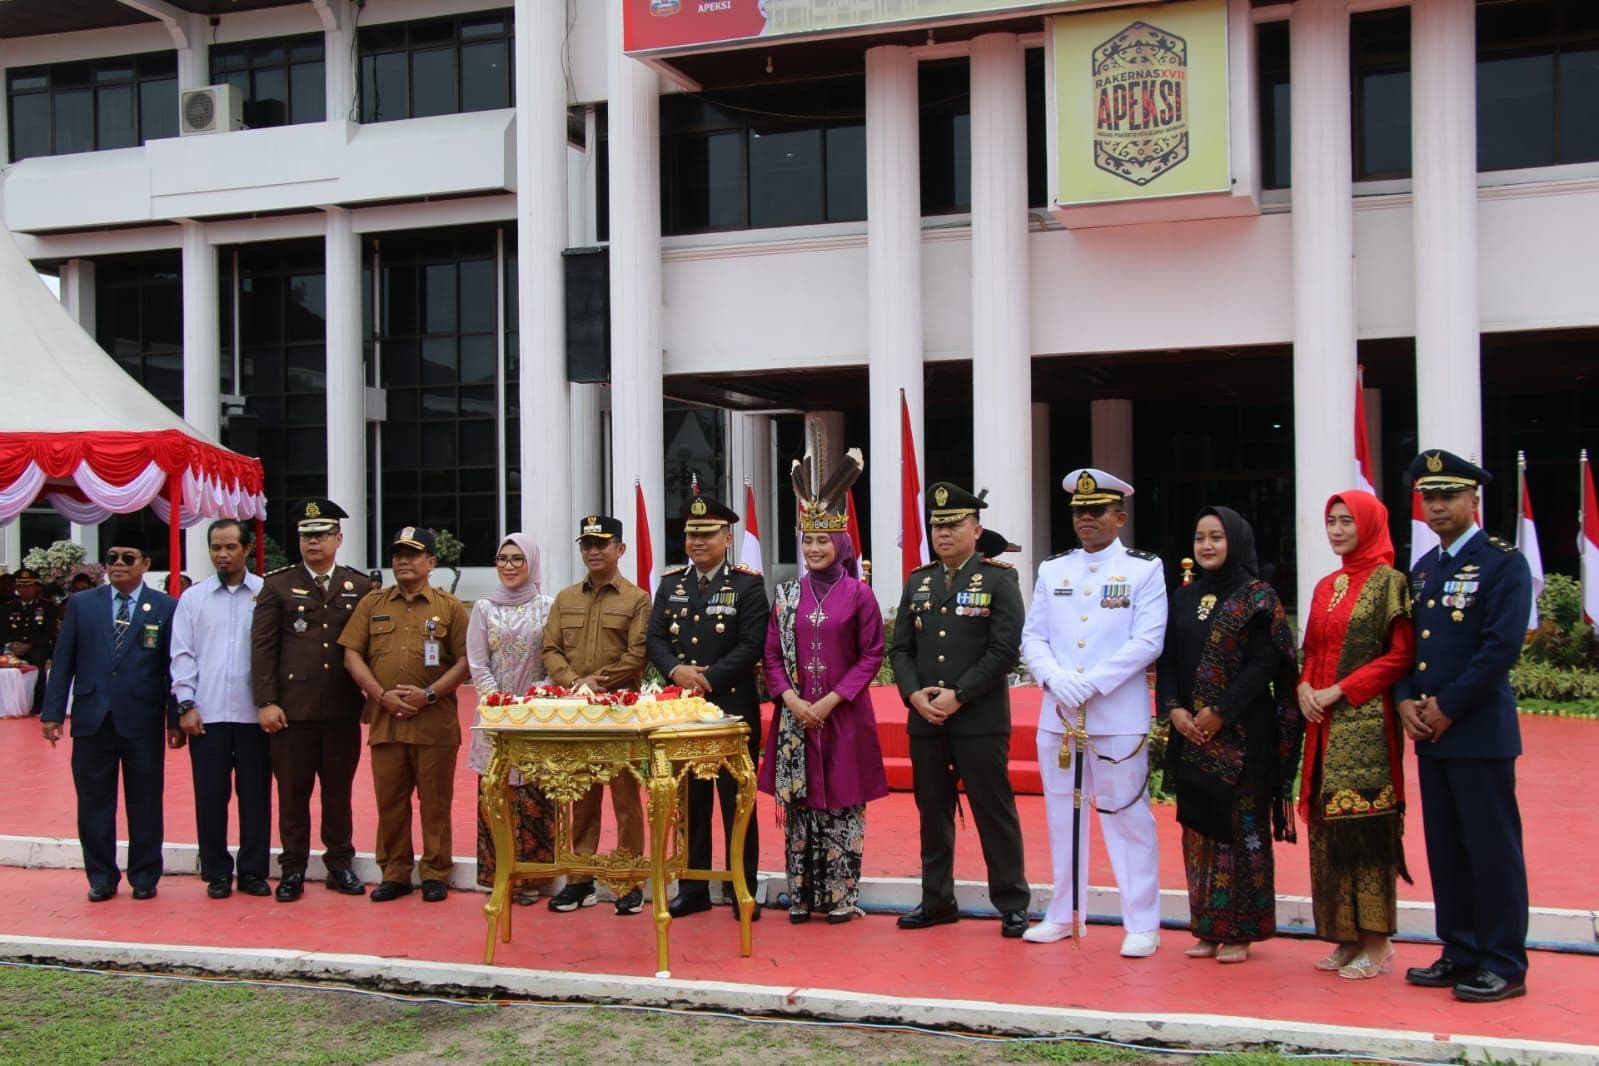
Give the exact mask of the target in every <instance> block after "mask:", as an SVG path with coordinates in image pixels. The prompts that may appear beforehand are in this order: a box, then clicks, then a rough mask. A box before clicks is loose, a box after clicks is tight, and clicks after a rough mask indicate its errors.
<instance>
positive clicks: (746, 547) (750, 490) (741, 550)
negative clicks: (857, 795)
mask: <svg viewBox="0 0 1599 1066" xmlns="http://www.w3.org/2000/svg"><path fill="white" fill-rule="evenodd" d="M738 561H739V562H741V563H743V564H744V565H745V566H747V567H749V568H750V569H751V570H755V571H759V572H761V573H765V572H766V567H765V566H764V565H762V563H761V523H760V519H759V516H758V512H757V511H756V510H755V487H754V486H753V485H751V484H750V483H749V481H748V480H746V481H745V482H744V537H743V540H742V542H741V543H740V544H739V546H738Z"/></svg>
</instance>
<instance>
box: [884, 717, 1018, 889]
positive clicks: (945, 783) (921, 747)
mask: <svg viewBox="0 0 1599 1066" xmlns="http://www.w3.org/2000/svg"><path fill="white" fill-rule="evenodd" d="M910 741H911V743H910V748H911V788H912V789H913V790H914V793H915V796H916V813H917V815H918V816H919V819H920V823H921V835H922V906H924V907H927V908H929V909H933V910H942V909H944V908H947V907H950V906H953V905H954V903H955V799H956V788H957V785H958V783H960V782H964V783H965V785H966V798H967V800H969V801H970V802H969V803H968V806H970V807H971V810H972V821H974V822H976V823H977V838H978V840H979V841H981V842H982V845H983V861H984V862H985V863H986V864H987V866H988V899H989V902H990V903H992V904H993V905H994V909H995V910H998V911H1000V912H1001V913H1003V912H1005V911H1019V910H1026V909H1027V905H1028V903H1029V901H1030V900H1031V899H1032V889H1031V888H1029V887H1028V884H1027V876H1026V873H1025V871H1024V869H1023V866H1024V863H1023V852H1022V825H1021V820H1020V819H1019V818H1018V817H1017V815H1016V796H1015V794H1014V793H1013V792H1012V791H1011V787H1010V736H1009V735H1007V734H1004V733H996V734H993V735H992V736H978V737H951V736H949V735H948V734H944V735H941V736H934V737H928V736H912V737H911V738H910Z"/></svg>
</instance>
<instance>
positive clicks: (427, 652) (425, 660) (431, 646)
mask: <svg viewBox="0 0 1599 1066" xmlns="http://www.w3.org/2000/svg"><path fill="white" fill-rule="evenodd" d="M422 665H423V666H438V665H439V642H438V641H437V640H434V639H433V638H432V637H429V638H428V639H427V640H424V641H423V642H422Z"/></svg>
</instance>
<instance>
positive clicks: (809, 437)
mask: <svg viewBox="0 0 1599 1066" xmlns="http://www.w3.org/2000/svg"><path fill="white" fill-rule="evenodd" d="M805 428H806V441H805V458H803V459H796V460H794V463H793V465H792V466H790V467H789V476H790V477H791V478H792V479H793V482H794V495H795V497H796V498H797V499H798V500H799V528H800V532H801V533H844V532H847V531H848V530H849V513H848V508H847V504H846V500H847V499H848V496H849V490H850V486H851V485H854V484H855V481H856V479H857V478H859V477H860V476H861V471H863V470H865V469H866V460H865V459H864V458H863V457H862V456H861V450H860V449H859V448H851V449H849V451H847V452H845V453H844V461H843V463H841V464H840V465H839V467H838V469H837V470H831V471H830V470H828V469H827V460H826V458H825V457H826V455H827V447H826V445H827V442H826V440H825V439H823V436H822V427H821V424H820V423H818V422H814V421H813V422H810V423H808V424H807V425H806V427H805Z"/></svg>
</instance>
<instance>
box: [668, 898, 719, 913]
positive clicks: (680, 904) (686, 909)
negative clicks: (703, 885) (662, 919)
mask: <svg viewBox="0 0 1599 1066" xmlns="http://www.w3.org/2000/svg"><path fill="white" fill-rule="evenodd" d="M710 909H711V896H710V893H708V892H707V893H700V892H694V893H692V894H689V895H684V894H683V893H681V892H679V893H678V896H677V898H676V899H674V900H673V901H672V903H671V906H669V907H667V908H666V913H668V914H670V915H671V916H672V917H674V918H687V917H688V916H689V915H691V914H698V913H700V912H701V911H708V910H710Z"/></svg>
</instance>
